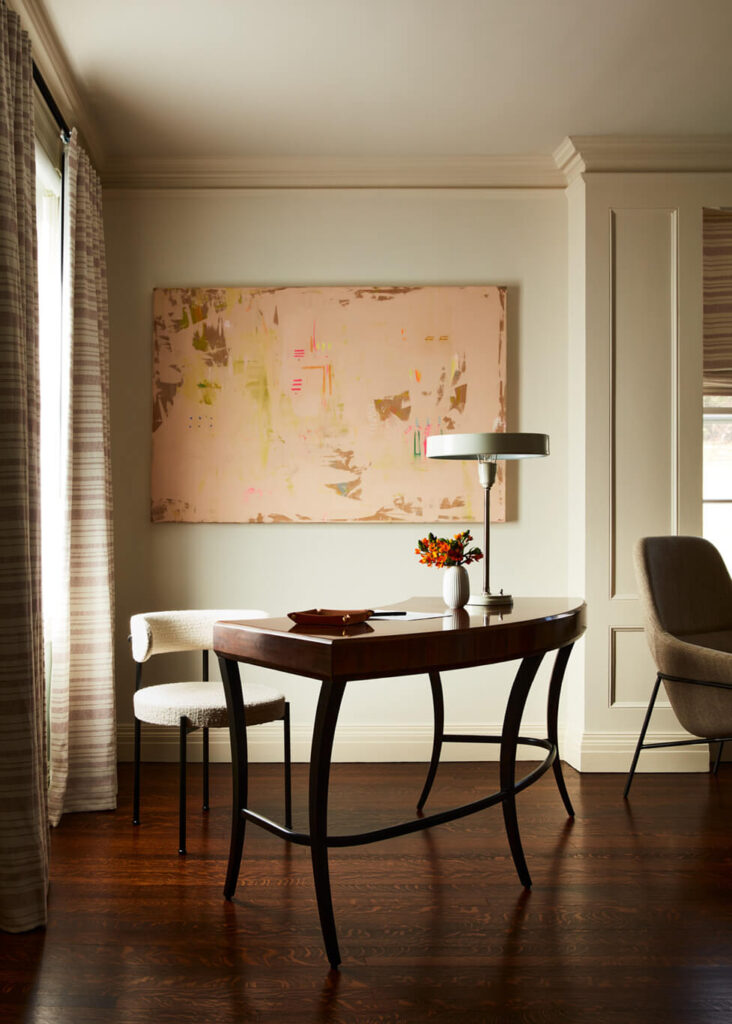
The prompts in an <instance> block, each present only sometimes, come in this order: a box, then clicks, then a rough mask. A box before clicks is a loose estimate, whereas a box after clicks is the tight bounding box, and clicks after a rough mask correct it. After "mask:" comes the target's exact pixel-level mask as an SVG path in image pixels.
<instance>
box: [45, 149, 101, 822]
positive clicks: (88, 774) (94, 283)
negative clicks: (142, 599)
mask: <svg viewBox="0 0 732 1024" xmlns="http://www.w3.org/2000/svg"><path fill="white" fill-rule="evenodd" d="M63 255H64V284H63V300H62V306H63V317H62V367H63V369H62V382H63V387H62V393H61V432H60V434H61V443H62V458H61V480H60V490H61V502H60V506H59V519H60V532H61V537H60V542H59V545H58V550H59V557H60V572H59V597H58V599H57V602H56V605H55V607H54V608H53V616H52V619H53V621H52V631H51V644H52V664H51V688H50V768H51V777H50V787H49V797H48V799H49V817H50V820H51V823H52V824H54V825H55V824H57V823H58V821H59V820H60V818H61V815H62V814H63V813H64V812H66V811H92V810H104V809H108V808H112V807H115V806H116V800H117V756H116V754H117V751H116V717H115V696H114V660H113V623H114V609H113V586H114V579H113V567H112V488H111V473H110V428H109V321H108V311H107V275H106V263H105V256H104V233H103V227H102V190H101V185H100V183H99V179H98V177H97V175H96V173H95V172H94V169H93V167H92V166H91V163H90V161H89V158H88V156H87V155H86V153H85V152H84V151H83V149H82V148H81V147H80V145H79V143H78V140H77V137H76V131H74V132H72V135H71V140H70V142H69V144H68V146H67V149H66V161H65V167H64V254H63Z"/></svg>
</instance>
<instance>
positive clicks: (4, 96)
mask: <svg viewBox="0 0 732 1024" xmlns="http://www.w3.org/2000/svg"><path fill="white" fill-rule="evenodd" d="M32 75H33V71H32V63H31V52H30V42H29V40H28V37H27V35H26V34H25V33H24V32H22V31H21V28H20V19H19V18H18V17H17V15H16V14H14V13H13V12H12V11H9V10H8V9H7V8H6V6H5V4H4V3H1V2H0V638H1V639H0V928H3V929H4V930H5V931H11V932H21V931H27V930H29V929H31V928H37V927H38V926H39V925H43V924H45V923H46V892H47V889H48V823H47V817H46V744H45V732H46V730H45V681H44V669H43V620H42V615H41V546H40V544H41V537H40V480H39V463H40V451H39V448H40V424H39V383H38V285H37V278H38V271H37V267H36V214H35V153H34V143H33V78H32Z"/></svg>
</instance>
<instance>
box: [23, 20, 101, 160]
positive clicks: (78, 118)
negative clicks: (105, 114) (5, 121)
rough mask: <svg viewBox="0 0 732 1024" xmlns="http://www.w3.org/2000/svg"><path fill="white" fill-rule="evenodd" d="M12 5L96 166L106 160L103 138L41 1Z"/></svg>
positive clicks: (53, 91)
mask: <svg viewBox="0 0 732 1024" xmlns="http://www.w3.org/2000/svg"><path fill="white" fill-rule="evenodd" d="M9 6H10V7H12V9H13V10H14V11H15V13H16V14H17V15H18V16H19V17H20V22H21V25H22V26H23V28H24V29H25V31H26V32H27V33H28V35H29V37H30V41H31V51H32V54H33V60H34V61H35V63H36V66H37V68H38V70H39V71H40V72H41V74H42V75H43V77H44V79H45V81H46V85H47V86H48V88H49V89H50V90H51V94H52V96H53V98H54V99H55V101H56V103H57V105H58V108H59V110H60V111H61V113H62V114H63V116H64V119H65V121H66V123H67V124H68V125H70V126H71V127H72V128H76V129H77V131H78V133H79V136H80V137H81V140H82V141H83V143H84V146H85V147H86V149H87V151H88V152H89V156H90V157H91V159H92V161H93V163H94V164H95V166H97V165H98V163H99V161H100V159H101V157H102V146H101V144H100V141H99V137H98V135H97V133H96V131H95V129H94V126H93V125H92V124H91V123H90V120H89V117H88V116H87V114H86V113H85V103H84V100H83V98H82V95H81V93H80V92H79V89H78V88H77V85H76V81H75V78H74V75H73V72H72V70H71V67H70V65H69V62H68V60H67V59H66V55H65V53H64V51H63V49H62V48H61V45H60V44H59V41H58V38H57V36H56V33H55V31H54V29H53V27H52V25H51V22H50V21H49V19H48V15H47V14H46V12H45V10H44V9H43V5H42V4H41V3H39V0H9Z"/></svg>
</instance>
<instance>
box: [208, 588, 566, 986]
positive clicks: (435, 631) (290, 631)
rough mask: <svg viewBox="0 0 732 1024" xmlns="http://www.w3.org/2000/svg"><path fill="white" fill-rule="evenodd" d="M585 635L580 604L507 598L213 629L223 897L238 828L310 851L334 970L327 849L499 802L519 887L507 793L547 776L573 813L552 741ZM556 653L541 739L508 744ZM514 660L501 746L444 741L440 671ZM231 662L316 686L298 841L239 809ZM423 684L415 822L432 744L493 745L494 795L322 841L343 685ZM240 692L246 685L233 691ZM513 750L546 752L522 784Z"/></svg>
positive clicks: (240, 762)
mask: <svg viewBox="0 0 732 1024" xmlns="http://www.w3.org/2000/svg"><path fill="white" fill-rule="evenodd" d="M388 607H390V608H399V609H403V610H413V611H435V612H437V611H444V610H445V609H444V605H443V604H442V603H441V602H440V601H439V600H437V599H433V598H412V599H411V600H409V601H405V602H403V603H401V604H398V605H390V606H388ZM584 630H585V604H584V602H583V601H581V600H578V599H571V598H569V599H568V598H543V597H542V598H517V599H516V600H515V601H514V604H513V607H512V608H509V609H501V610H500V611H495V612H494V611H491V612H490V613H489V612H488V611H487V610H486V609H483V608H477V607H471V608H470V609H462V610H460V611H457V612H453V613H451V614H450V616H449V617H448V618H433V619H420V620H401V621H399V620H386V621H385V620H381V619H370V620H368V621H367V622H365V623H359V624H357V625H353V626H344V627H342V628H341V627H339V628H333V627H328V628H320V629H319V628H316V627H312V626H307V627H306V626H297V625H294V624H293V623H292V622H291V621H290V620H289V619H287V618H276V619H255V620H252V621H250V622H219V623H217V624H216V626H215V629H214V649H215V651H216V654H217V655H218V656H219V660H220V664H221V674H222V678H223V681H224V688H225V690H226V699H227V703H228V708H229V724H230V731H231V750H232V772H233V801H234V813H233V822H232V835H231V844H230V850H229V863H228V869H227V875H226V883H225V888H224V894H225V896H226V898H227V899H231V898H232V897H233V895H234V891H235V889H236V883H237V879H238V875H239V867H240V863H241V856H242V851H243V844H244V832H245V825H246V822H247V821H251V822H253V823H254V824H257V825H259V826H261V827H262V828H265V829H267V830H268V831H270V832H272V833H274V834H275V835H278V836H280V837H281V838H282V839H285V840H287V841H289V842H293V843H298V844H300V845H305V846H309V847H310V852H311V858H312V865H313V878H314V882H315V891H316V897H317V902H318V912H319V914H320V924H321V928H322V932H323V939H324V943H325V950H326V954H327V956H328V960H329V961H330V963H331V965H332V966H333V967H336V966H337V965H338V964H339V963H340V959H341V957H340V952H339V948H338V939H337V934H336V927H335V919H334V915H333V903H332V899H331V891H330V878H329V871H328V850H329V849H330V848H331V847H339V846H356V845H362V844H364V843H373V842H377V841H379V840H383V839H389V838H391V837H393V836H399V835H406V834H407V833H410V832H417V831H420V830H422V829H425V828H430V827H432V826H433V825H439V824H442V823H444V822H447V821H453V820H455V819H456V818H461V817H464V816H466V815H468V814H474V813H476V812H477V811H481V810H483V809H485V808H486V807H490V806H492V805H493V804H498V803H500V804H501V806H502V808H503V817H504V822H505V827H506V834H507V837H508V842H509V846H510V849H511V854H512V856H513V860H514V864H515V866H516V870H517V872H518V876H519V879H520V880H521V882H522V884H523V885H524V886H526V887H527V888H528V887H530V885H531V877H530V875H529V871H528V868H527V866H526V860H525V857H524V853H523V849H522V846H521V838H520V834H519V829H518V820H517V816H516V794H517V793H519V792H521V790H523V789H525V788H526V787H527V786H530V785H531V784H532V783H533V782H536V781H537V779H539V778H540V777H541V776H542V775H543V774H544V772H546V771H547V770H548V769H549V768H550V767H551V768H553V770H554V774H555V778H556V782H557V785H558V787H559V792H560V794H561V796H562V799H563V801H564V805H565V807H566V809H567V813H568V814H570V815H572V814H573V813H574V812H573V810H572V805H571V802H570V800H569V796H568V794H567V790H566V787H565V785H564V779H563V777H562V769H561V764H560V761H559V756H558V755H559V751H558V742H557V714H558V707H559V696H560V692H561V686H562V680H563V678H564V670H565V668H566V665H567V661H568V659H569V655H570V653H571V650H572V645H573V644H574V642H575V641H576V640H577V639H579V637H581V636H582V634H583V633H584ZM550 651H556V652H557V654H556V658H555V661H554V668H553V671H552V676H551V681H550V684H549V694H548V701H547V735H546V737H545V738H544V737H542V738H534V737H524V736H521V737H519V727H520V725H521V716H522V713H523V709H524V706H525V704H526V699H527V697H528V694H529V691H530V689H531V686H532V683H533V681H534V678H535V676H536V673H537V670H538V668H539V665H540V663H541V661H542V658H543V657H544V655H545V654H546V653H548V652H550ZM519 659H520V660H521V663H520V665H519V667H518V670H517V673H516V676H515V679H514V682H513V685H512V687H511V691H510V694H509V697H508V702H507V705H506V710H505V714H504V720H503V728H502V731H501V735H500V736H474V735H464V734H463V735H455V734H450V733H445V732H444V716H443V700H442V682H441V678H440V672H442V671H445V670H448V669H460V668H469V667H471V666H476V665H490V664H496V663H498V662H503V661H514V660H519ZM238 662H245V663H247V664H251V665H262V666H264V667H266V668H272V669H278V670H280V671H282V672H290V673H294V674H296V675H299V676H309V677H311V678H314V679H319V680H320V681H321V688H320V696H319V700H318V707H317V711H316V716H315V727H314V732H313V740H312V747H311V754H310V788H309V832H307V833H305V832H297V831H294V830H292V829H288V828H285V827H284V826H282V825H280V824H278V823H277V822H275V821H272V820H271V819H269V818H265V817H264V816H262V815H260V814H257V813H256V812H255V811H252V810H251V809H250V808H248V807H247V738H246V727H245V722H244V705H243V701H242V695H241V687H240V685H239V678H240V677H239V667H238ZM422 672H424V673H426V674H427V675H429V679H430V685H431V688H432V698H433V704H434V713H435V715H434V717H435V732H434V741H433V749H432V757H431V760H430V765H429V768H428V772H427V779H426V781H425V785H424V788H423V791H422V794H421V795H420V797H419V800H418V802H417V807H418V810H420V811H421V809H422V807H423V806H424V803H425V801H426V800H427V797H428V795H429V791H430V788H431V786H432V782H433V780H434V776H435V772H436V770H437V765H438V763H439V757H440V750H441V746H442V743H443V742H444V741H447V742H459V743H484V742H489V743H498V744H500V789H499V790H497V791H496V792H494V793H491V794H489V795H488V796H485V797H482V798H481V799H479V800H474V801H472V802H471V803H468V804H464V805H462V806H460V807H455V808H451V809H450V810H446V811H441V812H439V813H437V814H432V815H429V814H427V815H423V816H420V817H418V818H414V819H412V820H410V821H406V822H401V823H398V824H395V825H392V826H390V827H387V828H381V829H376V830H373V831H370V832H363V833H359V834H352V835H331V834H330V833H329V832H328V783H329V776H330V765H331V752H332V747H333V736H334V733H335V728H336V723H337V720H338V712H339V709H340V704H341V700H342V698H343V693H344V691H345V687H346V685H347V683H348V682H349V681H351V680H356V679H374V678H379V677H393V676H400V675H418V674H419V673H422ZM244 685H245V686H246V683H245V684H244ZM519 741H520V742H521V743H522V744H526V743H528V744H530V745H533V746H538V747H541V748H543V749H545V750H546V751H547V756H546V758H545V759H544V760H543V761H542V762H541V763H540V764H539V765H538V767H536V768H534V769H532V771H531V772H529V774H528V775H526V776H524V777H523V778H522V779H519V780H517V779H516V748H517V746H518V743H519Z"/></svg>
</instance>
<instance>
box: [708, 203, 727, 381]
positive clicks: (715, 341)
mask: <svg viewBox="0 0 732 1024" xmlns="http://www.w3.org/2000/svg"><path fill="white" fill-rule="evenodd" d="M704 394H705V395H732V211H730V210H709V209H705V210H704Z"/></svg>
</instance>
